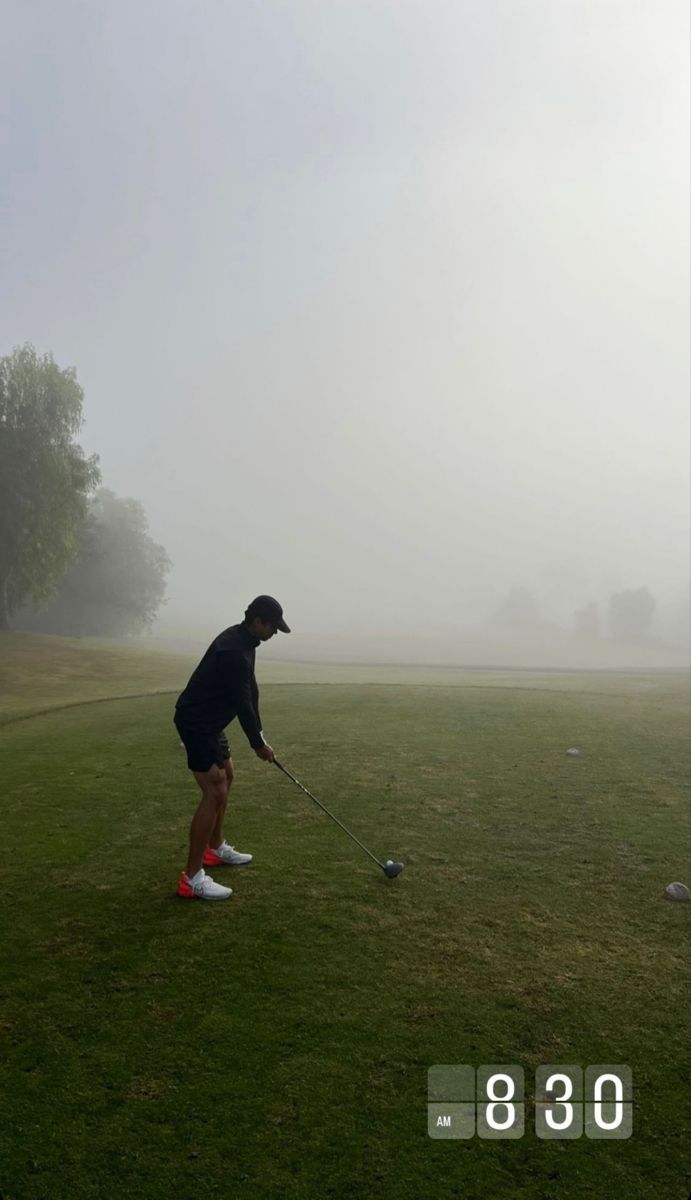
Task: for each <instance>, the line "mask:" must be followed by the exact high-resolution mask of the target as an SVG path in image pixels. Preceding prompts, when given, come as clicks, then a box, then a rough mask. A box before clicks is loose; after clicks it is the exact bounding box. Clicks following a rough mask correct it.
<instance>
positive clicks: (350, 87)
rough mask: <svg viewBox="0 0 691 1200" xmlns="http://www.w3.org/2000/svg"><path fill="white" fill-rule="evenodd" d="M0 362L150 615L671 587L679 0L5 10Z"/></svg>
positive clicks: (407, 606)
mask: <svg viewBox="0 0 691 1200" xmlns="http://www.w3.org/2000/svg"><path fill="white" fill-rule="evenodd" d="M2 30H3V33H2V43H3V45H2V50H1V52H0V53H1V56H2V62H1V63H0V67H1V76H2V85H1V86H2V90H3V93H4V100H3V108H4V109H6V111H7V113H8V117H7V120H6V123H5V124H4V126H3V153H2V190H3V194H4V198H5V199H4V204H5V215H4V220H3V234H2V238H3V244H2V253H3V266H2V281H3V283H2V295H1V306H2V307H1V310H0V330H1V331H2V344H1V345H0V353H7V352H8V351H9V350H10V349H11V348H12V346H13V345H15V344H18V343H21V342H24V341H27V340H28V341H32V342H33V343H34V344H35V345H36V347H37V348H38V349H39V350H40V351H45V350H50V351H52V352H53V354H54V356H55V358H56V360H57V361H58V362H59V363H60V364H61V365H63V366H69V365H74V366H75V367H76V368H77V373H78V378H79V380H80V382H81V384H82V386H83V387H84V389H85V393H86V396H85V415H86V419H87V423H86V426H85V429H84V431H83V437H82V441H83V444H84V445H85V447H86V448H87V449H88V450H89V451H96V452H98V454H99V455H100V458H101V467H102V472H103V482H104V484H105V485H106V486H108V487H111V488H112V489H113V490H114V491H116V492H117V493H118V494H120V495H131V496H134V497H136V498H138V499H139V500H141V501H142V502H143V503H144V505H145V507H146V510H147V513H148V515H149V521H150V528H151V533H152V535H153V536H154V537H155V538H156V539H157V540H159V541H161V542H162V543H163V544H164V545H165V546H166V548H167V549H168V552H169V554H170V556H171V558H172V559H173V560H174V563H175V569H174V573H173V574H172V575H171V578H170V584H169V603H168V606H167V609H166V610H164V611H165V617H166V620H167V621H170V622H181V623H182V622H188V623H191V624H194V625H196V626H199V627H202V628H203V627H205V626H207V625H208V627H209V628H210V631H211V632H214V628H213V627H214V626H215V625H216V624H217V623H219V622H220V623H221V624H227V623H230V621H231V620H233V621H234V620H236V619H239V616H240V615H241V612H242V609H243V608H244V604H245V603H246V601H247V600H248V599H249V598H250V597H251V596H253V595H254V594H256V593H258V592H264V591H268V592H271V593H273V594H275V595H277V596H278V597H279V599H280V600H281V601H282V603H283V604H284V607H285V610H286V615H287V616H288V619H289V621H290V623H291V624H292V625H293V626H294V628H295V631H296V632H299V631H300V630H306V629H308V628H311V629H314V628H315V626H316V627H317V628H319V629H323V630H329V629H340V630H342V629H344V628H346V629H350V630H357V629H359V628H364V627H365V626H367V625H370V626H374V627H379V626H384V627H386V626H389V625H391V623H394V624H396V626H397V627H400V628H406V629H414V628H415V627H416V626H417V625H421V626H422V625H425V626H428V625H429V623H430V621H432V622H433V621H434V620H435V613H438V614H445V620H446V621H447V623H448V620H455V619H458V620H459V621H460V622H462V623H465V622H467V621H471V620H475V619H477V618H478V617H484V616H486V615H487V612H488V610H489V609H490V608H491V607H492V605H493V604H494V603H496V602H497V601H498V600H499V599H500V598H501V596H502V594H503V592H504V591H505V590H506V589H508V588H509V587H511V586H514V585H516V586H529V587H533V588H534V589H535V590H536V591H537V592H538V594H539V597H540V600H541V602H542V605H543V608H544V611H545V615H547V616H550V617H553V618H554V619H561V618H562V617H564V618H565V617H567V616H568V614H569V613H570V612H571V611H572V610H573V608H575V607H576V606H578V605H581V604H583V603H584V602H586V601H587V600H588V599H590V598H594V599H605V598H606V597H607V595H608V594H609V592H610V591H611V590H612V589H614V588H621V587H640V586H648V587H650V588H651V590H652V591H653V592H654V593H655V594H656V595H657V597H658V599H659V600H660V601H662V602H664V601H665V600H666V599H667V600H673V599H674V598H675V597H679V596H680V595H682V594H683V591H684V589H685V588H687V587H688V578H689V549H688V543H689V233H688V230H689V14H688V6H687V3H686V0H645V2H644V3H641V2H638V0H621V2H616V3H612V2H609V0H582V2H574V0H505V2H500V0H472V2H469V0H448V2H441V0H415V2H411V0H312V2H305V0H273V2H271V3H270V2H263V3H260V2H256V3H253V2H252V0H194V2H193V0H187V2H185V3H181V2H180V0H144V2H142V0H137V2H136V3H135V2H132V0H108V2H104V0H81V2H77V0H60V2H59V3H55V2H54V0H50V2H49V3H46V2H41V0H32V2H30V3H27V2H26V0H21V2H18V0H10V2H9V3H7V2H5V3H3V4H2Z"/></svg>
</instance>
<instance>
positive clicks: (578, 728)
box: [0, 635, 691, 1200]
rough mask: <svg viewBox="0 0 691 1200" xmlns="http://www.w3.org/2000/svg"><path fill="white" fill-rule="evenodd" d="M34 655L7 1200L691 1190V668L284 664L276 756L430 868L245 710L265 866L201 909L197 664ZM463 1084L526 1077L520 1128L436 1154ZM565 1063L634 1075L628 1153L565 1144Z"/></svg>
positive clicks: (234, 803)
mask: <svg viewBox="0 0 691 1200" xmlns="http://www.w3.org/2000/svg"><path fill="white" fill-rule="evenodd" d="M4 636H7V635H3V637H4ZM9 637H10V640H9V641H8V642H6V643H5V645H6V646H7V647H9V648H10V649H11V648H12V646H14V650H13V651H12V654H10V653H8V656H7V659H6V661H9V660H10V659H12V655H13V654H14V660H13V661H14V664H15V665H14V667H13V668H12V669H11V670H9V669H7V668H6V671H5V676H4V680H5V689H4V695H3V700H2V710H1V719H2V720H4V722H5V724H4V726H3V728H2V729H0V754H1V763H2V768H1V770H2V826H3V833H4V836H3V845H4V856H3V865H4V874H3V895H4V902H3V905H2V949H1V955H2V960H1V964H0V966H1V975H0V987H1V991H2V1004H1V1007H0V1036H1V1045H2V1054H1V1055H0V1080H1V1085H2V1096H3V1102H2V1112H1V1114H0V1131H1V1140H0V1196H1V1197H2V1200H46V1198H50V1200H68V1198H69V1200H81V1198H84V1200H86V1198H88V1200H92V1198H93V1200H96V1198H98V1200H101V1198H107V1200H110V1198H111V1197H115V1196H118V1197H127V1198H128V1200H129V1198H130V1197H133V1198H134V1197H141V1198H145V1200H154V1198H156V1200H158V1198H159V1197H160V1198H161V1200H164V1198H165V1200H170V1198H172V1197H175V1198H176V1200H186V1198H187V1197H193V1196H196V1195H197V1194H199V1195H200V1196H205V1197H228V1198H235V1197H248V1198H249V1200H273V1198H276V1200H279V1198H280V1200H282V1198H286V1200H293V1198H294V1200H313V1198H314V1200H322V1198H333V1200H336V1198H338V1200H340V1198H341V1197H343V1198H344V1200H345V1198H357V1200H359V1198H363V1200H366V1198H369V1197H375V1198H377V1197H378V1198H386V1200H447V1198H449V1200H450V1198H452V1197H458V1198H459V1200H460V1198H463V1200H490V1198H491V1200H494V1198H497V1197H500V1198H502V1200H503V1198H504V1197H506V1198H507V1200H513V1198H514V1197H517V1198H521V1200H581V1198H583V1200H585V1198H586V1197H588V1198H590V1197H597V1198H598V1200H610V1198H611V1200H620V1198H624V1197H626V1198H631V1200H638V1198H640V1200H648V1198H650V1200H660V1198H664V1200H687V1197H688V1195H689V1192H690V1191H691V1159H690V1157H689V1139H690V1135H691V1120H690V1116H689V1082H690V1071H691V1062H690V1055H689V1042H690V1039H689V1034H690V1032H691V1028H690V1026H691V1023H690V1021H689V1011H690V1007H691V1006H690V1005H689V982H690V981H689V968H688V949H689V928H690V925H691V905H690V904H683V903H672V902H669V901H667V900H666V899H664V897H663V889H664V886H665V885H666V884H667V883H668V882H670V881H671V880H674V879H681V880H683V881H685V882H686V883H687V884H688V883H689V882H691V880H690V879H689V876H690V874H691V872H690V870H689V833H690V832H691V831H690V829H689V824H690V821H689V746H688V732H689V694H688V678H687V677H686V676H684V675H683V674H673V673H670V674H663V673H653V672H648V673H644V674H643V673H636V674H631V675H627V674H625V673H621V672H618V673H614V674H605V673H589V674H588V675H585V674H584V675H580V674H577V673H570V674H568V675H563V676H562V675H558V674H554V673H550V674H549V675H546V674H544V673H543V674H540V673H538V672H535V673H523V672H515V673H514V672H503V673H501V672H500V673H498V672H491V671H488V672H486V673H483V672H481V671H473V672H465V673H464V672H461V671H458V672H456V673H454V674H452V675H449V674H445V673H444V672H443V671H437V672H436V673H435V675H434V676H433V680H430V677H429V676H424V675H422V676H421V675H420V673H419V672H418V673H416V672H415V671H414V670H410V671H408V672H407V673H406V672H404V671H402V670H398V671H397V670H396V669H395V668H391V669H389V670H390V673H389V674H388V675H387V674H386V669H385V668H381V669H380V670H379V674H377V671H374V672H373V673H370V674H369V676H368V675H367V672H366V671H365V676H364V678H363V676H362V675H360V677H359V678H356V679H353V678H352V677H351V678H350V680H349V681H346V679H345V678H344V675H343V673H342V672H341V674H340V677H339V670H338V669H337V668H334V669H333V670H330V669H329V668H326V667H323V668H318V667H314V668H304V669H302V668H300V667H299V665H295V664H290V665H288V664H280V665H276V666H275V667H273V668H272V666H271V664H270V663H267V664H266V665H265V666H264V667H260V668H259V679H260V684H261V687H262V703H261V708H262V717H263V720H264V726H265V730H266V734H267V737H268V738H269V740H270V741H271V744H272V745H273V747H274V750H275V751H276V754H277V755H278V757H279V758H280V759H281V761H282V762H284V763H285V765H286V766H287V767H288V768H289V769H290V770H292V771H293V773H294V774H295V775H297V777H298V778H299V779H300V780H301V781H302V782H303V783H304V784H305V785H306V786H307V787H308V788H310V790H311V791H313V792H314V793H315V795H316V796H317V797H319V799H321V800H323V802H324V803H325V804H327V805H328V806H329V807H331V808H332V809H333V810H334V811H335V812H336V813H337V815H338V816H339V817H340V818H341V819H342V820H343V821H344V822H345V823H346V824H347V825H348V826H349V827H350V828H352V830H353V831H354V832H355V833H356V834H357V836H358V837H360V838H361V839H362V840H363V841H364V842H365V843H366V844H367V845H369V846H370V847H371V848H372V850H373V851H374V852H375V853H376V854H377V855H378V856H379V857H380V858H382V859H384V858H393V859H401V860H402V861H403V862H405V864H406V868H405V871H404V872H403V874H402V875H401V876H400V877H399V878H398V879H396V880H392V881H388V880H386V879H385V878H384V876H383V874H382V872H380V871H379V870H378V869H377V867H376V866H374V864H373V863H371V861H370V860H368V859H367V857H366V856H365V855H364V854H363V853H362V852H361V851H360V850H358V848H357V847H356V846H354V845H353V844H352V842H351V841H350V840H349V839H348V838H347V837H346V836H345V834H343V833H342V831H341V830H339V829H338V828H337V827H336V826H335V825H334V824H333V823H332V822H331V821H329V820H328V818H327V817H326V816H324V814H323V813H321V812H320V811H319V810H318V809H317V807H316V806H314V805H313V804H312V803H311V802H310V801H309V799H308V798H307V797H306V796H304V795H303V794H302V793H301V792H300V791H299V790H298V789H297V788H296V787H295V786H294V785H293V784H291V783H290V781H289V780H288V779H286V778H285V776H283V775H282V774H281V773H280V772H279V771H278V770H277V769H276V768H274V767H272V766H270V765H268V764H264V763H261V762H260V761H259V760H258V759H257V758H256V756H255V755H254V754H253V753H252V751H251V750H250V749H249V747H248V746H247V743H246V740H245V738H244V735H243V734H242V731H241V730H240V728H239V727H238V724H237V722H234V723H233V724H232V725H231V727H230V730H229V734H230V740H231V745H232V748H233V758H234V761H235V766H236V782H235V784H234V786H233V789H232V791H231V799H230V810H231V814H232V815H231V817H230V818H229V820H228V825H227V831H226V834H227V837H228V840H229V841H231V842H234V843H235V844H236V846H237V847H238V849H240V850H243V851H244V850H247V851H249V852H251V853H253V854H254V856H255V858H254V862H253V863H252V864H251V866H249V867H247V868H242V869H236V870H230V869H227V868H226V869H224V868H219V869H216V870H212V871H211V874H212V875H213V876H214V877H215V878H216V879H217V880H219V881H221V882H224V883H227V882H229V883H230V886H232V887H233V889H234V895H233V898H232V899H231V900H230V901H229V902H227V903H222V904H204V903H202V902H198V901H194V902H188V901H183V900H180V899H178V898H176V896H175V895H174V892H175V887H176V884H177V880H178V877H179V874H180V871H181V870H182V868H183V867H184V865H185V859H186V850H187V837H188V830H189V822H190V819H191V816H192V813H193V811H194V808H195V806H196V804H197V800H198V796H199V793H198V791H197V789H196V786H195V784H194V782H193V780H192V778H191V776H190V775H189V772H188V771H187V769H186V764H185V755H184V752H183V750H182V749H181V748H180V746H179V741H178V738H177V735H176V732H175V729H174V727H173V725H172V709H173V703H174V699H175V695H176V694H177V692H178V691H179V690H180V689H181V687H182V686H183V685H184V683H185V682H186V679H187V676H188V674H189V665H190V664H189V663H188V662H187V661H186V660H184V659H178V660H175V659H172V658H171V659H170V660H166V659H165V656H163V655H159V656H155V655H154V656H146V655H144V656H143V657H140V658H138V655H137V652H136V651H134V650H132V651H127V650H124V649H122V648H106V649H100V648H99V647H98V645H97V644H96V643H93V644H90V645H88V646H81V647H80V645H79V644H77V643H70V644H69V645H68V644H66V643H63V640H62V639H43V640H34V641H33V642H32V641H31V639H26V640H24V641H23V642H22V646H21V647H20V650H19V651H18V650H17V646H18V645H19V643H18V641H17V635H9ZM0 653H2V642H1V641H0ZM18 653H21V656H22V663H23V665H22V667H21V670H20V669H19V668H18V666H17V661H16V660H17V654H18ZM101 654H103V655H105V658H104V659H103V660H101V659H100V657H99V656H100V655H101ZM113 656H115V658H113ZM128 656H129V657H128ZM258 657H259V656H258ZM80 660H81V666H80ZM106 660H107V661H106ZM116 660H117V661H116ZM154 660H156V661H154ZM301 670H302V672H303V673H302V681H300V672H301ZM344 670H347V669H344ZM359 670H361V671H364V670H365V669H364V668H359ZM262 671H264V672H265V675H262ZM12 672H14V674H13V673H12ZM272 673H273V678H274V681H273V682H271V677H272ZM279 677H280V678H281V680H282V681H278V679H279ZM308 680H311V681H309V682H308ZM108 689H110V693H109V691H108ZM147 692H152V693H157V692H161V693H162V692H168V694H150V695H147V694H144V693H147ZM139 693H141V694H139ZM108 694H110V696H111V697H116V696H118V695H127V696H129V697H130V698H128V699H117V698H111V699H108V698H107V696H108ZM94 700H99V701H101V702H99V703H93V702H92V701H94ZM66 705H69V707H66ZM44 710H50V711H44ZM32 712H33V713H34V714H37V715H32ZM16 717H21V718H22V719H21V720H16V719H15V718H16ZM569 747H577V748H578V749H579V750H580V755H579V756H578V757H569V756H567V755H566V750H567V749H568V748H569ZM453 1063H468V1064H471V1065H473V1066H476V1067H477V1066H480V1065H481V1064H485V1063H488V1064H490V1063H492V1064H495V1063H496V1064H501V1063H515V1064H517V1065H519V1066H521V1067H523V1069H524V1071H525V1078H526V1132H525V1136H524V1137H523V1138H521V1139H520V1140H515V1141H489V1140H484V1139H480V1138H478V1137H474V1138H472V1139H471V1140H467V1141H436V1140H433V1139H430V1138H429V1137H428V1134H427V1072H428V1068H429V1067H431V1066H433V1065H435V1064H453ZM541 1063H565V1064H580V1065H581V1066H583V1067H585V1066H587V1065H588V1064H591V1063H592V1064H600V1063H619V1064H622V1063H623V1064H628V1065H629V1066H630V1067H631V1070H632V1072H633V1095H634V1115H633V1135H632V1137H631V1138H630V1139H628V1140H624V1141H594V1140H590V1139H588V1138H586V1137H585V1136H583V1137H581V1138H580V1139H578V1140H575V1141H541V1140H539V1139H538V1138H537V1137H536V1136H535V1132H534V1127H535V1123H534V1109H533V1096H534V1086H533V1080H534V1073H535V1069H536V1067H537V1066H538V1065H539V1064H541Z"/></svg>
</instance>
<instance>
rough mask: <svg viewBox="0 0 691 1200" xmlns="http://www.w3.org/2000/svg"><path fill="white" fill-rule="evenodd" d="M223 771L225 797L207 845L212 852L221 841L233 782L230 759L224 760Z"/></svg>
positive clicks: (231, 761)
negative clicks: (224, 776)
mask: <svg viewBox="0 0 691 1200" xmlns="http://www.w3.org/2000/svg"><path fill="white" fill-rule="evenodd" d="M223 770H224V771H225V774H226V780H227V787H226V795H225V800H224V801H223V804H222V806H221V807H220V808H219V810H218V813H217V814H216V821H215V822H214V827H213V829H212V830H211V837H210V838H209V845H210V846H211V849H212V850H217V849H218V847H219V846H220V845H221V842H222V841H223V821H224V818H225V815H226V808H227V807H228V792H229V791H230V785H231V784H232V782H233V774H234V773H233V760H232V758H226V759H225V760H224V762H223Z"/></svg>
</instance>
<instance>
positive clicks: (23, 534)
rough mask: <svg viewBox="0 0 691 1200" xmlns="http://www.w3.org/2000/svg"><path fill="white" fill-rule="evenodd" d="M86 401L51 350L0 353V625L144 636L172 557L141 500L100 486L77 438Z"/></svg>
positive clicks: (94, 461)
mask: <svg viewBox="0 0 691 1200" xmlns="http://www.w3.org/2000/svg"><path fill="white" fill-rule="evenodd" d="M83 398H84V394H83V391H82V389H81V387H80V386H79V384H78V382H77V378H76V374H75V371H74V369H73V368H68V369H61V368H60V367H58V366H57V364H56V363H55V361H54V360H53V357H52V355H50V354H44V355H39V354H37V352H36V350H35V349H34V347H33V346H31V345H29V344H26V345H24V346H21V347H18V348H16V349H15V350H13V352H12V353H11V354H9V355H7V356H6V357H4V358H0V629H7V628H9V625H10V621H12V625H13V626H14V627H16V628H21V629H30V630H34V631H38V632H43V633H59V634H66V635H71V636H86V635H94V636H99V635H102V636H104V635H111V636H116V635H120V634H130V633H138V632H140V631H142V630H143V629H146V628H147V627H148V626H150V624H151V622H152V621H153V620H154V618H155V616H156V613H157V611H158V609H159V606H160V605H161V603H162V601H163V596H164V593H165V581H166V575H167V573H168V571H169V569H170V566H171V563H170V560H169V558H168V555H167V554H166V552H165V550H164V549H163V547H162V546H159V545H157V543H156V542H154V541H153V540H152V539H151V538H150V537H149V534H148V531H147V521H146V514H145V512H144V509H143V507H142V505H141V504H140V503H139V502H138V501H136V500H132V499H120V498H119V497H117V496H116V495H114V493H113V492H111V491H109V490H107V489H106V488H99V486H98V485H99V484H100V482H101V473H100V470H99V466H98V458H97V456H96V455H91V456H90V457H87V456H86V455H85V454H84V452H83V450H82V448H81V446H80V445H79V444H78V443H77V442H76V441H75V437H76V435H77V434H78V432H79V430H80V428H81V426H82V424H83V415H82V405H83Z"/></svg>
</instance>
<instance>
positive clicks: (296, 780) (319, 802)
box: [274, 758, 384, 871]
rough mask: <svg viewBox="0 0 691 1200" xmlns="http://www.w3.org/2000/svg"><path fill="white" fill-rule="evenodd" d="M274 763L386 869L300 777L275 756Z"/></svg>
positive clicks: (366, 852)
mask: <svg viewBox="0 0 691 1200" xmlns="http://www.w3.org/2000/svg"><path fill="white" fill-rule="evenodd" d="M274 763H275V764H276V766H277V767H278V769H279V770H280V771H283V774H284V775H287V776H288V778H289V779H292V781H293V783H296V784H297V785H298V787H299V788H302V790H303V792H304V793H305V795H306V796H309V798H310V800H314V803H315V804H318V805H319V807H320V808H321V809H322V811H323V812H325V813H326V815H327V817H331V820H332V821H335V822H336V824H337V825H340V827H341V829H342V830H343V832H344V833H347V834H348V837H349V838H352V840H353V841H354V842H355V843H356V844H357V845H358V846H359V847H360V849H361V850H364V852H365V854H369V856H370V858H371V859H372V862H375V863H376V864H377V866H378V867H381V869H382V871H383V870H384V864H383V863H380V861H379V859H378V858H375V856H374V854H373V853H372V851H371V850H368V849H367V847H366V846H363V844H362V842H361V841H360V839H359V838H356V836H355V834H354V833H351V832H350V830H349V829H346V827H345V825H344V824H343V822H342V821H339V819H338V817H337V816H335V815H334V813H332V812H331V810H330V809H328V808H327V807H326V805H325V804H322V802H321V800H317V797H316V796H313V795H312V793H311V792H310V791H308V789H307V788H306V787H305V786H304V784H302V783H300V780H299V779H296V778H295V776H294V775H291V773H290V771H289V770H288V769H287V768H286V767H284V766H283V763H280V762H279V761H278V759H277V758H274Z"/></svg>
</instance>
